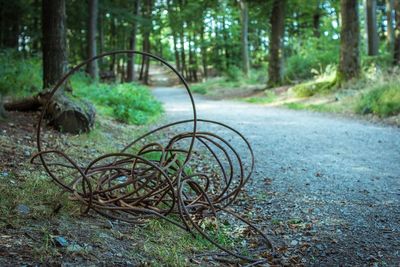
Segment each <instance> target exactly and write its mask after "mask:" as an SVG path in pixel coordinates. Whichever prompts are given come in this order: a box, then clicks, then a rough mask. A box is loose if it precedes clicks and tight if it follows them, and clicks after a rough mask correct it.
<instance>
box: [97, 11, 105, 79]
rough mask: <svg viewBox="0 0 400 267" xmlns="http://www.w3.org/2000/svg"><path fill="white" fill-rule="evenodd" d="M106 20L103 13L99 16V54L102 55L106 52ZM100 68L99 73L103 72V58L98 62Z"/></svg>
mask: <svg viewBox="0 0 400 267" xmlns="http://www.w3.org/2000/svg"><path fill="white" fill-rule="evenodd" d="M103 47H104V20H103V13H102V12H100V14H99V54H102V53H103V51H104V48H103ZM97 65H98V67H99V72H100V73H101V72H102V67H103V58H99V60H98V64H97Z"/></svg>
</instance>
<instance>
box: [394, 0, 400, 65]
mask: <svg viewBox="0 0 400 267" xmlns="http://www.w3.org/2000/svg"><path fill="white" fill-rule="evenodd" d="M394 10H395V14H396V15H395V19H396V28H395V39H394V53H393V63H394V64H395V65H400V0H394Z"/></svg>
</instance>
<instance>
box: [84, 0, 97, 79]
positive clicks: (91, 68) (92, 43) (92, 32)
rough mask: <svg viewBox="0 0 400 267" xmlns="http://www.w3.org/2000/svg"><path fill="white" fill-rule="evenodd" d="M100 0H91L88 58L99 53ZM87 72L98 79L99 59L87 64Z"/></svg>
mask: <svg viewBox="0 0 400 267" xmlns="http://www.w3.org/2000/svg"><path fill="white" fill-rule="evenodd" d="M98 8H99V2H98V0H89V21H88V31H87V32H88V35H87V39H88V40H87V42H88V58H92V57H95V56H96V55H97V43H96V35H97V19H98V15H97V14H98ZM86 71H87V73H89V75H90V76H91V77H92V78H93V79H97V78H98V77H99V71H98V65H97V60H95V61H92V62H90V63H88V64H87V70H86Z"/></svg>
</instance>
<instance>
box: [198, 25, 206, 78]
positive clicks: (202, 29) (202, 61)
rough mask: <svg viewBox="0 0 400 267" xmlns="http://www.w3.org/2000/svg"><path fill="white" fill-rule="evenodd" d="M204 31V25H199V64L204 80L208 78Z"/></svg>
mask: <svg viewBox="0 0 400 267" xmlns="http://www.w3.org/2000/svg"><path fill="white" fill-rule="evenodd" d="M204 31H205V27H204V24H202V25H201V34H200V40H201V63H202V65H203V77H204V78H205V79H207V78H208V68H207V47H206V44H205V41H204Z"/></svg>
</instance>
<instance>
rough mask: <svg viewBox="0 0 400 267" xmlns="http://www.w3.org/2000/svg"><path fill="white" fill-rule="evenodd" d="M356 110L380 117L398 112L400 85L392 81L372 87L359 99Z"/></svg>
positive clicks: (399, 112) (399, 109)
mask: <svg viewBox="0 0 400 267" xmlns="http://www.w3.org/2000/svg"><path fill="white" fill-rule="evenodd" d="M356 112H357V113H360V114H368V113H372V114H375V115H378V116H380V117H387V116H391V115H397V114H400V85H399V83H398V82H395V81H392V82H389V83H384V84H381V85H378V86H376V87H373V88H372V89H371V90H370V91H368V92H367V93H365V94H362V96H361V97H360V99H359V102H358V103H357V106H356Z"/></svg>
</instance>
